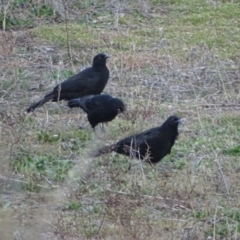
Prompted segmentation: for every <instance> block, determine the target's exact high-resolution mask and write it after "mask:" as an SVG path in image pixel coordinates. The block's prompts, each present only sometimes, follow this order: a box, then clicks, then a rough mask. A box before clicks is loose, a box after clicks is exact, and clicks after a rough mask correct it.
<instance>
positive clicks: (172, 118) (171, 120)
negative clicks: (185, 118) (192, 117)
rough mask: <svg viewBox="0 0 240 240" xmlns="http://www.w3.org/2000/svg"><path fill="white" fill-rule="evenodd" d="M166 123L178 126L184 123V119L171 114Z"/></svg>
mask: <svg viewBox="0 0 240 240" xmlns="http://www.w3.org/2000/svg"><path fill="white" fill-rule="evenodd" d="M166 123H168V124H170V125H171V126H178V125H179V123H182V119H181V118H179V117H177V116H170V117H169V118H168V119H167V121H166Z"/></svg>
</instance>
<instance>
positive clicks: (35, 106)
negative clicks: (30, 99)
mask: <svg viewBox="0 0 240 240" xmlns="http://www.w3.org/2000/svg"><path fill="white" fill-rule="evenodd" d="M52 99H53V94H48V95H46V96H45V97H44V98H43V99H41V100H40V101H38V102H37V103H33V104H32V105H31V106H30V107H29V108H28V109H27V110H26V111H27V112H28V113H29V112H33V111H34V109H35V108H37V107H40V106H42V105H43V104H44V103H46V102H48V101H50V100H52Z"/></svg>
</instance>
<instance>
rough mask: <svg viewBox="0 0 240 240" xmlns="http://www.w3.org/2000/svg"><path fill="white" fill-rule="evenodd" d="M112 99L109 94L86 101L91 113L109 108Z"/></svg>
mask: <svg viewBox="0 0 240 240" xmlns="http://www.w3.org/2000/svg"><path fill="white" fill-rule="evenodd" d="M111 98H112V97H111V96H110V95H107V94H101V95H95V96H94V97H93V98H91V99H89V100H87V101H86V104H85V105H86V107H87V109H88V110H89V111H92V110H96V109H97V110H100V109H104V108H106V107H108V101H109V99H111Z"/></svg>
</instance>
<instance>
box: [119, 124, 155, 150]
mask: <svg viewBox="0 0 240 240" xmlns="http://www.w3.org/2000/svg"><path fill="white" fill-rule="evenodd" d="M155 129H157V128H152V129H149V130H147V131H145V132H142V133H138V134H134V135H132V136H129V137H127V138H124V139H122V140H120V141H119V142H118V143H117V144H116V146H117V148H123V147H124V146H127V147H131V148H133V149H135V150H137V149H138V148H139V147H140V145H141V144H143V143H145V142H148V141H149V139H151V138H152V137H153V135H155V134H156V133H155V132H156V131H155Z"/></svg>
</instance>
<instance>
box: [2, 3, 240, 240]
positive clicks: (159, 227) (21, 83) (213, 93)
mask: <svg viewBox="0 0 240 240" xmlns="http://www.w3.org/2000/svg"><path fill="white" fill-rule="evenodd" d="M173 2H174V1H173ZM215 2H216V3H217V4H218V6H221V4H222V3H221V1H215ZM153 3H154V1H147V2H144V3H143V2H142V1H138V3H132V2H129V1H126V2H125V5H124V4H123V5H119V4H120V2H118V1H111V3H104V2H100V3H99V4H100V5H99V8H97V5H96V2H94V4H95V5H94V4H93V5H91V4H89V2H88V1H84V2H82V3H81V4H82V5H81V6H80V7H79V6H77V5H74V6H73V8H72V12H69V18H70V19H74V18H76V12H77V11H79V12H78V13H82V14H83V18H81V20H82V19H85V17H86V16H87V17H88V19H87V20H86V19H85V20H86V25H85V23H78V24H79V26H78V25H77V27H79V29H83V33H84V36H83V38H81V33H75V35H73V36H72V39H68V41H69V42H70V43H71V53H72V62H71V61H70V60H69V56H68V51H67V48H66V46H67V44H66V41H65V40H66V38H65V35H64V32H63V31H62V30H61V29H60V28H61V27H62V26H65V25H62V24H59V25H54V24H53V25H51V27H52V32H54V34H55V35H57V34H59V36H61V37H62V39H63V40H62V42H57V41H54V40H53V41H52V42H49V39H54V37H53V35H54V34H52V35H51V33H49V32H48V30H46V28H45V27H42V25H43V24H44V23H46V22H48V21H49V19H47V20H46V19H44V18H41V19H39V23H38V26H37V28H35V29H33V30H31V29H22V30H21V31H16V30H14V31H12V30H11V31H7V32H5V33H3V32H1V33H0V71H1V73H2V75H1V76H0V156H1V166H0V192H1V197H0V225H1V230H0V236H3V238H4V239H40V240H42V239H44V240H45V239H68V240H69V239H149V240H153V239H169V238H170V239H183V240H186V239H207V238H209V239H239V232H240V231H239V229H240V223H239V221H240V217H239V216H240V212H239V198H238V195H239V191H240V189H239V186H240V184H239V176H238V175H239V154H240V153H239V152H240V150H239V149H240V147H239V140H240V137H239V133H240V122H239V117H240V114H239V108H240V102H239V101H240V97H239V82H240V81H239V79H240V71H239V67H238V65H239V57H238V56H237V54H236V55H231V56H228V57H226V55H224V56H221V55H218V53H220V52H221V51H220V50H219V51H218V49H217V47H215V48H214V47H213V48H210V47H209V46H208V41H207V40H208V39H206V42H200V43H195V42H193V43H191V44H192V45H189V46H188V48H186V45H184V46H185V47H184V48H183V49H182V51H180V50H179V48H178V49H177V50H176V46H177V45H179V46H181V44H183V42H184V41H185V39H181V38H174V42H173V41H171V37H169V36H171V32H168V34H170V35H167V37H166V35H164V34H163V33H162V32H161V31H160V30H159V26H163V28H164V29H165V28H167V27H169V29H170V27H172V25H174V21H176V22H178V20H176V19H177V17H178V16H181V14H182V13H181V11H178V10H179V6H182V7H186V8H187V7H188V8H189V6H191V3H189V2H188V3H186V5H182V3H179V5H177V4H175V5H169V4H166V5H153ZM55 4H56V2H55ZM128 4H129V5H128ZM188 4H189V5H188ZM198 4H200V3H199V2H198ZM204 4H205V3H204ZM232 4H234V3H232ZM236 4H237V3H236ZM200 5H201V4H200ZM69 6H70V5H69ZM69 6H68V7H69ZM103 6H108V7H109V9H108V10H109V12H107V11H106V8H103ZM201 6H202V5H201ZM203 6H204V7H205V8H206V11H209V8H210V7H209V6H212V5H210V4H209V5H207V6H206V5H203ZM224 6H225V5H224ZM226 6H228V5H226ZM236 6H238V5H236ZM61 7H62V5H61V4H60V5H58V7H57V5H56V6H55V8H56V9H57V8H60V9H61V11H60V12H61V14H62V16H64V12H62V11H63V9H62V8H61ZM69 9H70V8H69ZM203 10H204V9H203ZM216 10H218V9H217V8H216ZM175 11H176V13H178V14H179V15H177V14H176V16H175V15H174V16H175V18H176V19H175V18H174V16H173V15H172V14H173V13H175ZM191 11H195V8H191ZM213 11H214V9H213ZM61 14H60V15H61ZM119 14H120V15H119ZM225 14H226V12H225ZM230 15H231V14H230V13H229V16H230ZM74 16H75V17H74ZM197 16H198V15H197ZM191 17H192V18H193V20H194V21H195V19H196V16H195V15H194V16H191V15H189V18H191ZM60 19H61V18H60ZM85 20H84V21H85ZM221 20H222V21H223V19H221ZM93 21H96V22H93ZM224 21H225V19H224ZM62 23H63V24H64V21H63V20H62ZM154 23H155V25H154ZM160 23H161V24H162V25H161V24H160ZM180 23H182V22H181V18H180V20H179V28H180V30H178V31H181V25H180ZM220 23H222V22H221V21H220V22H219V24H220ZM223 23H225V22H223ZM138 24H139V25H138ZM149 24H151V26H152V29H149ZM159 24H160V25H159ZM175 24H176V23H175ZM47 26H48V25H47ZM207 26H208V27H209V25H207ZM219 26H221V25H219ZM77 27H76V23H75V22H73V23H71V24H70V25H69V31H70V33H71V32H74V31H75V30H76V28H77ZM185 27H186V26H185V25H184V29H185ZM200 27H201V25H200V26H199V28H200ZM188 28H192V31H193V32H194V31H196V29H195V28H194V27H193V26H192V25H191V24H190V25H189V26H188ZM44 29H45V30H44ZM59 29H60V30H59ZM77 29H78V28H77ZM225 30H226V29H225V28H224V24H223V29H222V31H223V35H224V34H227V33H228V32H226V33H225V32H224V31H225ZM164 31H166V32H165V34H167V30H164ZM169 31H170V30H169ZM37 32H39V35H37ZM47 34H48V35H47ZM172 34H174V33H173V32H172ZM70 36H71V34H70ZM96 36H98V37H99V38H100V40H99V41H98V39H95V37H96ZM165 37H166V39H165ZM229 38H231V36H229ZM55 40H56V39H55ZM231 40H232V41H233V42H234V38H232V39H231ZM228 41H229V40H228ZM95 42H98V44H97V45H92V43H95ZM184 43H185V42H184ZM216 44H218V41H217V40H216ZM63 46H64V47H63ZM102 51H104V52H106V53H109V54H110V55H111V59H109V62H108V66H109V69H110V71H111V78H110V80H109V83H108V85H107V87H106V89H105V90H104V92H106V93H109V94H112V95H114V96H117V97H120V98H122V99H123V100H124V102H126V104H127V109H128V111H127V116H126V117H125V116H122V115H120V116H119V117H118V118H117V119H115V120H114V121H113V122H111V123H109V124H108V126H107V132H106V133H102V132H101V131H100V130H99V131H98V134H97V135H98V136H96V135H95V134H93V132H92V129H91V128H90V126H89V124H86V116H85V115H84V114H82V113H81V112H80V113H79V110H77V109H68V108H67V107H66V103H64V102H63V103H47V104H46V105H45V106H44V107H42V108H39V109H37V110H36V111H35V114H29V115H27V114H26V113H25V112H24V111H25V109H26V107H27V106H28V105H29V104H30V103H32V102H33V101H35V100H37V99H39V98H40V97H41V96H43V95H44V94H45V93H46V92H47V91H49V90H50V89H51V88H52V87H53V86H55V84H56V83H58V82H59V81H61V80H63V79H65V78H67V77H68V76H69V75H71V73H70V72H69V71H71V72H77V71H78V70H80V69H83V68H85V67H86V66H89V65H90V64H91V60H92V57H93V55H94V54H96V53H97V52H102ZM172 114H177V115H179V116H181V117H183V118H184V120H185V121H184V125H183V126H181V128H180V136H179V139H178V141H177V142H176V144H175V145H174V147H173V149H172V154H171V155H170V156H168V157H166V158H165V159H164V160H163V161H162V162H161V163H159V164H158V165H156V166H154V168H152V167H151V166H149V165H148V164H145V163H141V162H139V161H134V164H133V168H132V170H131V171H130V172H128V173H126V169H127V167H128V161H129V159H128V158H127V157H123V156H117V155H115V154H112V153H111V154H109V155H104V156H103V157H101V158H99V159H90V158H89V157H88V153H89V152H90V151H92V150H93V149H95V148H96V147H98V146H103V145H104V144H105V143H106V144H110V143H112V142H116V141H117V140H119V139H121V138H122V137H125V136H127V135H130V134H132V133H135V132H139V131H142V130H145V129H148V128H151V127H154V126H157V125H160V124H161V123H162V122H163V121H164V120H165V119H166V118H167V117H168V116H169V115H172ZM79 126H81V127H82V128H81V129H79ZM64 169H67V170H66V171H64Z"/></svg>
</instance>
